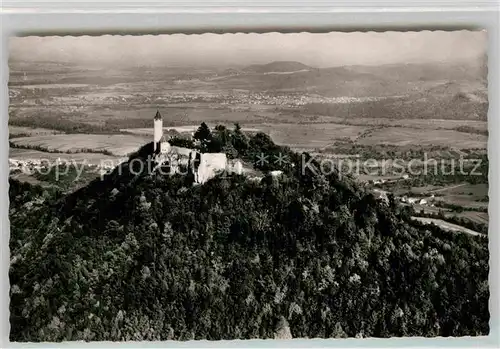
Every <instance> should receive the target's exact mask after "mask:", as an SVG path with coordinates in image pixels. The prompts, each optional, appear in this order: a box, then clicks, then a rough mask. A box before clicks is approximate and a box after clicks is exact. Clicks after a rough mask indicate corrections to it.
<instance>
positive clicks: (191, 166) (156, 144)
mask: <svg viewBox="0 0 500 349" xmlns="http://www.w3.org/2000/svg"><path fill="white" fill-rule="evenodd" d="M153 151H154V154H155V157H156V160H157V162H158V163H159V164H163V163H167V162H168V163H169V165H170V168H171V169H173V171H174V172H176V171H179V168H180V166H186V167H187V168H188V171H189V172H190V173H191V174H193V176H194V181H195V183H205V182H206V181H208V180H209V179H211V178H213V177H214V176H215V175H217V173H220V172H221V171H230V172H233V173H234V172H235V173H238V174H241V172H242V164H241V162H240V161H234V162H232V163H228V160H227V156H226V154H225V153H200V152H198V151H196V150H194V149H189V148H183V147H177V146H172V145H171V144H170V143H169V141H168V140H167V138H166V137H165V136H164V135H163V118H162V116H161V114H160V111H159V110H157V111H156V115H155V117H154V120H153ZM171 171H172V170H171Z"/></svg>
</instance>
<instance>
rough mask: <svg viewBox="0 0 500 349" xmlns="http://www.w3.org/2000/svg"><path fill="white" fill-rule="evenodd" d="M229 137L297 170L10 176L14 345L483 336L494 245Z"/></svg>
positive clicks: (265, 142)
mask: <svg viewBox="0 0 500 349" xmlns="http://www.w3.org/2000/svg"><path fill="white" fill-rule="evenodd" d="M226 131H227V130H219V134H220V133H222V132H226ZM226 136H228V138H227V139H229V141H228V143H226V144H224V149H230V150H231V151H232V152H233V153H234V151H235V152H236V153H237V155H238V156H239V157H242V158H245V157H248V156H249V154H251V153H253V152H255V151H258V150H261V151H266V152H267V153H270V154H273V153H275V152H278V151H279V152H286V153H287V154H289V155H290V159H291V162H290V163H289V164H287V165H286V166H284V167H283V168H282V170H283V171H284V173H283V176H282V177H280V178H274V177H273V176H270V175H267V176H266V177H264V178H263V179H262V181H260V182H258V181H252V180H250V179H248V178H246V177H244V176H240V175H226V176H218V177H216V178H214V179H212V180H210V181H208V182H207V183H205V184H204V185H198V186H191V185H187V184H188V179H187V178H186V177H185V176H181V175H176V176H171V177H169V176H160V175H149V174H148V173H141V174H138V175H134V174H133V173H131V172H130V165H131V162H129V163H125V164H124V165H123V166H122V173H121V174H120V173H119V171H118V169H115V171H114V172H113V173H112V174H110V175H109V176H107V177H106V178H105V179H104V180H103V181H100V180H96V181H94V182H92V183H90V184H89V185H88V186H87V187H86V188H82V189H80V190H79V191H77V192H75V193H72V194H69V195H68V196H65V197H62V198H60V197H50V195H48V194H47V193H44V192H43V191H42V190H39V189H36V188H34V187H30V186H28V185H25V186H24V187H23V186H21V185H20V184H19V183H18V182H15V181H11V187H10V198H11V215H10V221H11V242H10V249H11V269H10V282H11V303H10V304H11V305H10V312H11V337H10V339H11V340H13V341H61V340H113V341H115V340H167V339H175V340H188V339H211V340H216V339H237V338H241V339H248V338H273V337H274V336H276V335H277V333H283V332H285V333H286V332H287V331H288V330H289V331H290V333H291V335H292V336H293V337H294V338H297V337H308V338H313V337H345V336H358V337H368V336H377V337H389V336H411V335H413V336H438V335H439V336H465V335H485V334H487V333H488V332H489V326H488V321H489V312H488V298H489V291H488V281H487V278H488V250H487V238H486V237H484V238H483V237H474V236H468V235H466V234H452V233H446V232H444V231H441V230H439V229H438V228H434V227H426V228H424V227H419V226H412V225H410V223H409V222H408V220H407V217H406V215H405V212H402V211H400V210H399V208H398V207H396V205H395V204H394V202H391V204H390V205H385V204H382V203H379V202H377V201H376V200H375V198H374V197H373V196H372V195H371V194H368V193H366V192H364V191H363V190H362V189H360V188H358V187H357V186H356V185H355V183H354V182H353V181H351V180H349V179H342V180H340V179H339V177H338V176H336V175H334V174H332V175H330V176H321V175H318V174H314V173H312V172H311V171H309V170H308V171H304V172H302V171H301V169H300V166H298V165H299V161H301V159H300V157H299V156H298V155H297V154H293V153H291V152H290V151H289V150H288V149H282V148H280V147H278V146H276V145H274V144H273V143H272V142H271V141H270V139H269V138H266V136H265V135H262V134H258V135H256V136H253V137H252V138H251V139H247V138H245V137H243V136H242V135H241V134H238V133H237V130H235V131H234V132H233V131H230V132H229V131H227V133H226ZM211 137H212V136H211ZM213 137H215V136H213ZM215 143H216V142H211V143H210V144H215ZM147 147H148V146H146V147H145V148H143V149H142V151H140V152H138V154H136V155H135V157H138V158H142V157H144V155H146V154H148V149H147ZM292 164H295V166H293V165H292ZM270 169H272V168H261V170H262V171H264V172H266V171H267V170H270ZM27 193H29V194H27ZM42 200H44V201H43V203H42Z"/></svg>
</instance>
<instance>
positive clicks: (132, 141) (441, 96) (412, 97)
mask: <svg viewBox="0 0 500 349" xmlns="http://www.w3.org/2000/svg"><path fill="white" fill-rule="evenodd" d="M8 49H9V60H8V68H9V82H8V91H9V107H8V114H9V115H8V127H9V200H8V201H9V224H10V239H9V249H10V266H9V284H10V294H9V296H10V305H9V311H10V315H9V319H10V341H12V342H65V341H87V342H92V341H113V342H122V341H167V340H172V341H191V340H193V341H195V340H208V341H220V340H237V339H241V340H249V339H268V340H286V339H315V338H321V339H338V338H391V337H464V336H486V335H488V334H489V331H490V326H489V320H490V313H489V310H488V302H489V298H490V291H489V284H488V273H489V259H490V255H489V251H488V222H489V217H488V204H489V197H488V169H489V164H488V153H487V144H488V106H489V103H488V79H487V74H488V57H487V51H488V33H487V32H486V31H485V30H452V31H429V30H426V31H385V32H327V33H309V32H296V33H278V32H268V33H226V34H212V33H205V34H189V35H188V34H161V35H95V36H86V35H82V36H76V35H75V36H70V35H66V36H12V37H11V38H10V39H9V43H8ZM495 252H497V251H495Z"/></svg>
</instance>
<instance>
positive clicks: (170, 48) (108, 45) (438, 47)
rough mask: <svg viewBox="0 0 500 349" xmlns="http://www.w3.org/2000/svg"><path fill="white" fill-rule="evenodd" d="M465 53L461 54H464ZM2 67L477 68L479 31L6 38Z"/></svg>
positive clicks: (482, 39) (483, 43)
mask: <svg viewBox="0 0 500 349" xmlns="http://www.w3.org/2000/svg"><path fill="white" fill-rule="evenodd" d="M464 47H467V49H464ZM9 50H10V56H9V62H10V63H13V62H20V61H24V62H40V61H51V62H56V63H74V64H83V65H90V66H102V67H107V66H114V67H133V66H152V67H154V66H172V67H182V66H197V67H220V68H222V67H237V66H245V65H250V64H265V63H269V62H273V61H297V62H301V63H304V64H307V65H310V66H312V67H317V68H326V67H333V66H343V65H384V64H400V63H451V64H453V63H461V62H476V61H477V62H478V63H480V62H481V59H482V58H483V57H484V56H485V54H486V50H487V33H486V31H465V30H463V31H453V32H444V31H421V32H381V33H380V32H379V33H375V32H353V33H341V32H331V33H323V34H322V33H293V34H281V33H266V34H254V33H249V34H244V33H237V34H201V35H185V34H172V35H154V36H153V35H139V36H130V35H128V36H118V35H103V36H78V37H75V36H52V37H36V36H29V37H12V38H10V40H9Z"/></svg>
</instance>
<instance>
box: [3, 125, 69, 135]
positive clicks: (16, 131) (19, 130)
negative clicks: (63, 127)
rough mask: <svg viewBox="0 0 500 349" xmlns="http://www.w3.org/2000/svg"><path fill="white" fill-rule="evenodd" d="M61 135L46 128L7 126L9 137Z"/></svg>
mask: <svg viewBox="0 0 500 349" xmlns="http://www.w3.org/2000/svg"><path fill="white" fill-rule="evenodd" d="M58 133H61V132H60V131H57V130H51V129H47V128H31V127H23V126H9V134H10V135H11V136H15V135H24V136H43V135H54V134H58Z"/></svg>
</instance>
